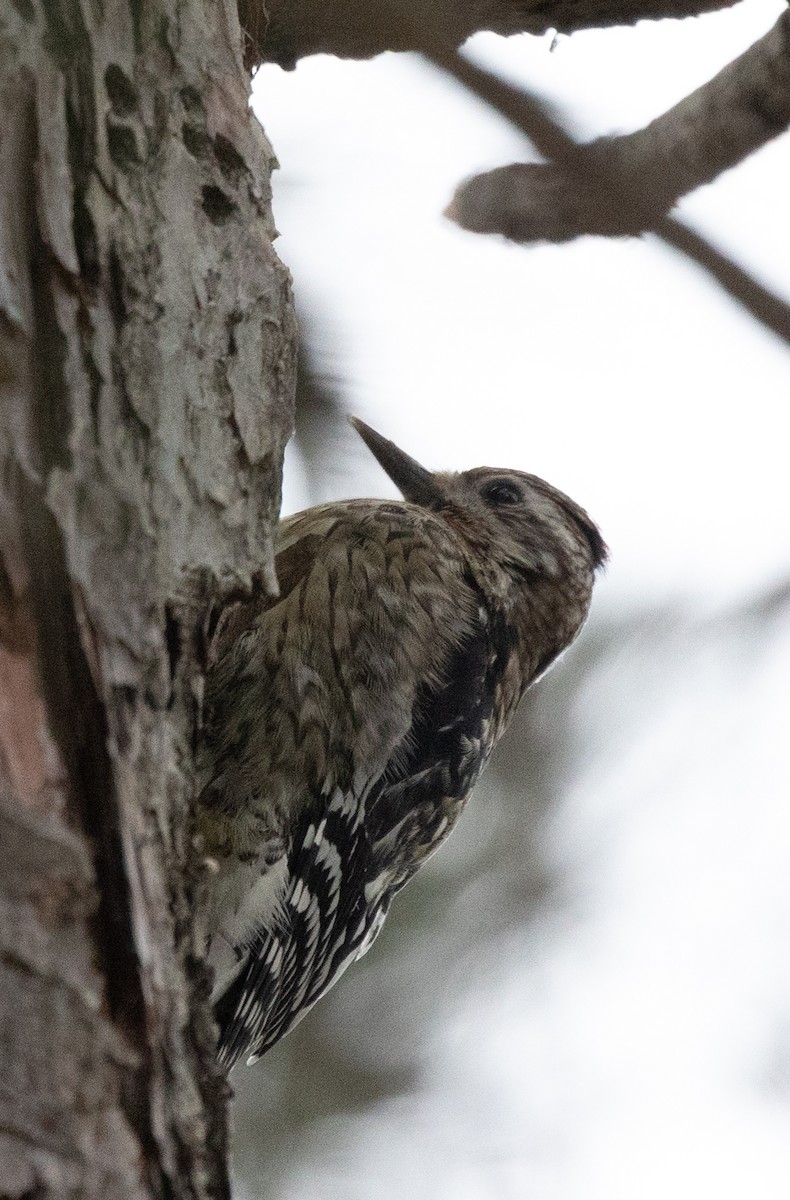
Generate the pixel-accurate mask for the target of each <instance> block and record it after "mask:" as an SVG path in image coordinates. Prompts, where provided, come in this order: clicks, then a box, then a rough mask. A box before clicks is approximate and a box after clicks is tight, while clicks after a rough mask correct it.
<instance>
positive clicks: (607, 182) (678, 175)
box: [431, 12, 790, 242]
mask: <svg viewBox="0 0 790 1200" xmlns="http://www.w3.org/2000/svg"><path fill="white" fill-rule="evenodd" d="M431 57H433V56H431ZM437 57H438V58H439V59H441V61H440V65H441V66H442V67H443V68H444V69H445V70H449V71H450V72H451V73H452V74H453V75H454V76H455V77H456V78H457V79H459V80H461V81H462V82H464V83H465V84H466V85H467V87H471V88H472V90H475V91H476V92H477V94H478V95H480V94H481V92H480V91H479V89H478V86H476V85H480V84H481V83H482V80H481V74H485V72H481V71H480V69H479V68H476V67H474V66H473V64H471V63H467V62H464V60H461V64H462V65H460V66H456V65H454V64H452V63H449V62H448V61H447V59H446V58H443V57H442V56H437ZM434 61H437V58H434ZM486 91H487V95H486V97H485V98H486V99H487V100H488V102H489V103H491V104H494V106H495V107H496V108H497V110H498V111H499V112H501V113H502V115H503V116H506V117H507V119H508V120H510V121H511V122H512V123H513V124H514V125H516V127H517V128H519V129H520V130H521V131H522V132H524V133H526V134H527V135H528V137H530V139H531V140H532V141H533V142H534V144H535V146H536V147H537V148H538V150H540V152H541V153H542V154H545V155H546V157H547V158H551V159H553V160H554V161H552V162H549V163H543V164H541V163H514V164H513V165H512V166H507V167H499V168H498V169H497V170H495V171H488V172H486V173H485V174H483V175H477V176H475V177H474V178H473V179H470V180H467V181H466V182H465V183H463V184H462V185H461V186H460V187H459V189H458V191H457V192H456V194H455V197H454V199H453V202H452V204H451V206H450V210H449V211H448V215H449V216H451V217H452V218H453V219H454V220H455V221H457V223H458V224H459V225H461V226H463V228H465V229H471V230H474V231H475V232H477V233H501V234H504V236H505V237H508V238H510V239H511V240H512V241H517V242H531V241H555V242H560V241H568V240H570V239H571V238H574V237H579V236H580V235H582V234H585V233H593V234H605V235H608V236H612V235H617V234H637V233H642V232H645V231H646V230H650V229H653V228H654V227H655V225H656V223H657V221H658V220H660V218H661V217H663V216H664V215H666V213H668V212H669V211H670V209H671V208H672V207H673V206H674V204H675V203H676V202H677V201H678V200H679V199H680V197H681V196H684V195H686V194H687V193H688V192H691V191H693V190H694V189H695V188H698V187H700V186H701V185H702V184H705V183H710V182H711V181H712V180H713V179H715V178H716V177H717V176H718V175H720V174H721V172H722V171H726V170H728V169H729V168H730V167H733V166H735V165H736V164H737V163H739V162H741V161H742V160H743V159H744V158H746V157H747V155H749V154H751V153H752V152H753V151H754V150H757V149H758V148H759V147H760V146H763V145H765V143H766V142H768V141H770V140H771V139H772V138H775V137H777V136H778V135H779V134H780V133H782V132H784V130H785V129H786V128H787V126H788V125H790V12H785V13H783V14H782V16H781V17H780V18H779V20H778V21H777V22H776V24H775V25H774V26H773V28H772V29H771V30H769V32H768V33H767V34H766V35H765V37H763V38H760V40H759V41H758V42H755V44H754V45H753V46H751V47H750V48H749V49H748V50H747V51H746V52H745V53H744V54H742V55H740V57H739V58H737V59H735V61H734V62H732V63H730V64H729V65H728V66H726V67H725V68H724V70H722V71H720V72H719V74H718V75H716V76H715V77H714V78H713V79H711V80H710V81H709V82H708V83H706V84H704V85H703V86H702V87H700V88H698V89H697V90H696V91H694V92H692V93H691V95H690V96H687V97H686V98H685V99H684V100H681V102H680V103H679V104H676V105H675V106H674V107H673V108H671V109H669V110H668V112H665V113H663V114H662V115H661V116H660V117H658V118H657V119H656V120H655V121H651V122H650V124H649V125H647V126H645V128H644V129H639V130H637V131H636V132H635V133H630V134H626V135H624V136H622V137H611V138H609V137H607V138H598V139H597V140H596V141H594V142H590V143H589V144H587V145H583V146H579V145H575V144H574V143H573V142H572V141H571V140H570V139H569V138H568V137H567V135H566V134H565V133H564V131H560V130H558V128H557V126H556V125H555V124H554V123H553V122H552V121H551V119H550V118H549V117H548V116H547V114H546V113H545V110H544V109H543V108H542V107H541V105H540V103H539V102H538V101H537V100H536V99H535V97H529V96H525V97H524V100H523V103H522V104H521V105H520V104H519V93H518V91H517V89H515V88H512V87H511V86H510V85H508V84H503V83H502V82H501V81H497V86H496V88H495V89H494V87H493V85H489V84H486ZM615 182H616V184H617V186H616V188H615V187H614V186H613V184H614V183H615Z"/></svg>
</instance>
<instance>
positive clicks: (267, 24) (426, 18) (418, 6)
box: [238, 0, 734, 68]
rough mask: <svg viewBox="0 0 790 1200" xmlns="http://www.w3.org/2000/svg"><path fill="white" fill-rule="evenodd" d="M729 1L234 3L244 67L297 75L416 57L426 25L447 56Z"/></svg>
mask: <svg viewBox="0 0 790 1200" xmlns="http://www.w3.org/2000/svg"><path fill="white" fill-rule="evenodd" d="M733 2H734V0H549V3H546V0H239V3H238V7H239V19H240V21H241V24H242V28H243V29H244V30H245V33H246V35H247V45H246V49H245V61H246V63H247V66H249V67H254V66H257V65H258V64H259V63H261V62H273V63H278V64H279V65H280V66H282V67H285V68H290V67H294V66H295V65H296V63H297V61H298V60H299V59H300V58H304V57H305V56H307V55H309V54H335V55H337V56H338V57H340V58H372V57H373V55H374V54H381V53H382V52H383V51H384V50H419V49H421V47H422V46H423V45H424V39H423V37H422V33H423V31H424V27H425V25H426V24H430V26H431V29H432V31H433V34H434V36H435V37H436V39H437V41H438V42H440V43H441V44H442V45H443V46H444V47H445V48H446V49H448V50H452V49H455V48H456V47H458V46H460V45H461V43H462V42H464V41H466V39H467V38H468V37H471V36H472V34H474V33H480V32H482V31H484V30H485V31H488V32H491V33H501V34H505V35H508V34H514V33H537V34H541V33H545V32H546V30H548V29H556V30H558V31H559V32H560V33H572V32H573V31H574V30H575V29H589V28H601V27H604V26H607V25H633V24H634V23H635V22H636V21H642V20H647V19H650V18H652V19H654V20H656V19H659V18H661V17H690V16H697V15H698V14H699V13H702V12H710V11H712V10H713V9H719V8H727V7H729V6H730V4H732V3H733Z"/></svg>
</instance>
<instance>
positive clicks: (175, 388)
mask: <svg viewBox="0 0 790 1200" xmlns="http://www.w3.org/2000/svg"><path fill="white" fill-rule="evenodd" d="M240 46H241V34H240V30H239V26H238V21H237V17H236V14H235V11H234V9H233V7H232V5H231V4H230V3H227V2H219V3H218V2H215V0H212V2H211V3H209V2H208V0H190V3H189V4H187V5H184V4H179V3H176V0H157V2H155V3H154V2H152V3H150V4H146V3H143V4H140V3H138V2H137V0H111V2H110V3H109V4H107V5H105V6H100V7H99V8H97V7H95V6H90V5H88V4H87V3H83V2H82V0H47V2H46V3H43V4H39V5H34V3H33V0H14V4H13V7H11V6H10V5H7V6H6V11H5V13H4V24H3V28H2V32H0V78H1V79H2V85H1V86H0V116H1V123H0V130H1V131H2V133H1V134H0V860H1V861H0V972H2V976H3V982H2V986H0V1031H1V1032H0V1039H1V1040H2V1054H3V1080H2V1084H0V1130H1V1131H2V1132H0V1181H2V1189H1V1194H2V1195H3V1196H4V1197H5V1196H9V1197H23V1196H30V1195H35V1196H37V1197H75V1198H76V1197H80V1198H81V1200H90V1198H92V1197H102V1198H105V1197H108V1196H112V1197H113V1198H123V1200H126V1198H127V1197H135V1198H137V1197H153V1196H168V1197H187V1196H188V1197H201V1198H202V1197H210V1196H211V1197H219V1196H223V1195H227V1176H226V1164H225V1154H224V1149H225V1116H224V1100H225V1093H226V1084H225V1082H224V1079H223V1078H222V1077H221V1075H220V1074H219V1073H218V1071H217V1069H216V1067H215V1066H214V1059H213V1037H214V1034H213V1028H212V1025H211V1021H210V1017H209V1015H208V1010H207V1006H206V1004H205V998H206V987H207V984H206V980H205V978H204V975H203V968H202V965H201V953H202V947H201V944H200V937H199V932H198V931H197V930H195V928H194V921H193V916H194V912H195V908H196V905H197V903H198V901H199V893H200V888H201V879H202V874H201V872H202V869H203V868H202V863H201V857H200V853H199V846H197V845H196V843H195V841H194V838H193V835H192V827H191V806H190V802H191V793H192V749H193V743H194V738H195V736H196V729H197V725H198V722H199V709H200V695H201V678H202V663H201V656H200V641H199V636H198V625H199V610H200V608H201V606H202V604H203V603H204V602H207V600H208V590H209V589H208V588H207V589H206V595H204V596H201V595H200V594H198V595H197V596H196V597H193V599H192V602H191V603H190V604H186V603H182V583H181V580H182V579H183V578H184V577H185V576H195V574H196V573H197V575H198V577H202V578H205V579H207V580H211V579H212V578H217V579H218V578H219V577H221V576H222V574H223V573H224V572H232V573H234V575H236V576H238V577H241V578H242V580H243V579H244V578H249V577H250V576H251V575H252V574H253V573H254V572H262V573H263V575H264V576H267V575H268V576H270V575H271V569H272V568H271V538H272V530H273V527H274V524H275V522H276V519H277V513H278V509H279V494H280V472H281V463H282V452H283V447H284V443H285V440H286V437H287V435H288V433H289V432H290V428H291V422H292V394H293V387H294V376H295V366H294V335H295V321H294V317H293V310H292V305H291V295H290V285H289V280H288V275H287V272H286V271H285V270H284V268H283V267H282V265H281V264H280V263H279V261H278V259H277V257H276V255H275V254H274V251H273V249H272V246H271V243H272V240H273V237H274V236H275V231H274V227H273V224H272V219H271V212H270V192H269V176H270V172H271V169H272V166H273V156H272V154H271V150H270V148H269V146H268V143H267V142H266V139H265V137H264V135H263V133H262V131H261V130H260V128H259V127H257V125H256V124H255V122H254V120H253V118H252V117H251V115H250V112H249V109H248V106H247V99H248V90H249V89H248V80H247V77H246V75H245V72H244V70H243V67H242V63H241V54H240Z"/></svg>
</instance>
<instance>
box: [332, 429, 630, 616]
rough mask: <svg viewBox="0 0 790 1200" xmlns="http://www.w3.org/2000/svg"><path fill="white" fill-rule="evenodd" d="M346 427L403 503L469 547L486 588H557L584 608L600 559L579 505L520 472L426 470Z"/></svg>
mask: <svg viewBox="0 0 790 1200" xmlns="http://www.w3.org/2000/svg"><path fill="white" fill-rule="evenodd" d="M352 424H353V425H354V428H355V429H356V430H357V432H358V433H359V435H360V437H361V438H362V440H363V441H364V442H365V444H366V445H367V447H368V448H369V449H370V451H371V452H372V454H373V455H374V456H375V458H376V459H377V460H378V462H379V463H380V465H381V466H382V467H383V468H384V470H385V471H386V473H387V474H388V475H389V477H390V479H391V480H392V481H393V483H394V484H396V485H397V487H398V488H399V489H400V491H401V493H402V495H403V497H404V499H405V500H407V501H409V502H410V503H411V504H416V505H419V506H420V507H422V508H427V509H430V510H431V511H432V512H435V513H437V514H438V515H440V516H441V517H442V518H443V519H444V520H446V521H447V522H448V524H450V525H451V526H452V527H453V528H454V529H455V530H456V531H457V532H458V533H459V534H460V536H461V537H462V538H463V540H464V542H465V543H466V544H467V546H468V547H469V551H470V561H471V563H472V566H473V569H475V573H476V574H478V576H479V577H481V582H483V584H484V586H485V587H486V589H487V590H493V591H494V592H496V593H498V594H500V595H501V596H502V598H503V599H506V600H511V601H515V600H516V598H517V596H518V595H519V594H523V593H524V592H525V590H529V591H534V590H535V589H538V591H539V592H542V593H545V599H546V601H547V602H548V601H549V594H550V593H557V594H558V595H559V596H560V597H565V598H567V600H568V601H569V602H570V601H571V599H572V600H573V605H572V606H573V607H574V608H577V609H579V612H580V620H579V624H580V623H581V620H583V616H584V614H585V613H586V611H587V607H588V605H589V601H590V596H591V593H592V585H593V577H594V574H595V571H596V570H597V569H598V568H599V567H601V566H603V564H604V563H605V562H606V557H607V549H606V544H605V542H604V540H603V538H602V537H601V534H600V532H599V530H598V528H597V526H596V525H595V524H594V522H593V521H592V520H591V519H590V517H588V515H587V513H586V512H585V511H584V509H583V508H580V507H579V505H578V504H576V503H575V501H573V500H571V499H570V497H569V496H566V495H565V494H564V493H563V492H560V491H558V489H557V488H554V487H552V486H551V485H550V484H548V483H546V482H545V480H543V479H540V478H538V476H537V475H527V474H525V473H524V472H523V471H511V470H505V469H502V468H496V467H476V468H474V469H473V470H471V471H462V472H460V473H458V474H449V473H443V472H434V471H428V470H426V468H425V467H423V466H421V465H420V464H419V463H418V462H416V461H415V460H414V459H413V458H411V457H410V456H409V455H408V454H406V453H404V451H403V450H401V449H400V448H399V447H398V446H396V445H395V443H394V442H391V441H389V440H388V439H387V438H385V437H382V435H381V434H380V433H377V432H376V431H375V430H374V429H371V428H370V426H369V425H366V424H365V423H364V422H363V421H360V420H358V419H357V418H356V417H352Z"/></svg>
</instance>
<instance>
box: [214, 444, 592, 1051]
mask: <svg viewBox="0 0 790 1200" xmlns="http://www.w3.org/2000/svg"><path fill="white" fill-rule="evenodd" d="M355 425H356V428H357V430H358V431H359V433H360V435H361V436H362V438H363V439H364V441H365V442H366V443H367V445H368V447H369V448H370V450H371V451H372V452H373V454H374V455H375V456H376V458H377V459H378V461H379V463H380V464H381V466H382V467H383V468H384V470H385V471H386V472H387V474H388V475H389V477H390V478H391V479H392V480H393V481H394V482H395V483H396V484H397V486H398V488H399V489H400V491H401V492H402V494H403V496H404V502H393V501H384V500H348V501H345V502H342V503H336V504H323V505H320V506H319V507H317V508H311V509H308V510H307V511H306V512H302V513H297V515H296V516H293V517H289V518H288V519H287V520H285V521H283V522H282V523H281V526H280V534H279V542H278V549H277V574H278V578H279V582H280V595H279V596H278V597H276V598H273V597H254V598H252V599H250V600H246V601H239V602H236V603H232V604H228V605H227V606H226V608H225V609H224V610H223V611H222V614H221V616H220V619H219V622H218V624H217V627H216V631H215V633H214V637H213V643H212V651H211V653H212V660H213V665H212V667H211V669H210V671H209V677H208V684H207V695H206V740H205V748H204V753H203V762H202V767H201V769H202V772H203V778H204V783H203V787H202V793H201V797H200V810H199V811H200V827H201V829H202V832H203V835H204V838H205V844H206V850H207V853H208V854H210V855H211V856H212V857H213V858H214V859H215V860H216V863H217V864H218V869H217V873H216V875H215V877H214V878H213V880H212V883H211V893H210V900H209V912H208V921H209V934H210V938H211V945H210V956H209V957H210V959H211V960H212V961H213V964H214V967H215V972H216V975H215V978H216V987H215V1012H216V1016H217V1020H218V1022H219V1026H220V1031H221V1036H220V1045H219V1055H220V1058H221V1060H222V1061H223V1062H224V1063H225V1064H226V1065H227V1066H228V1067H232V1066H233V1065H234V1064H235V1063H236V1062H237V1060H238V1059H239V1058H240V1057H241V1056H243V1055H247V1056H248V1057H249V1059H250V1060H254V1059H255V1058H258V1057H259V1056H260V1055H261V1054H263V1053H265V1051H266V1050H268V1049H269V1048H270V1047H271V1046H273V1045H274V1043H275V1042H277V1041H278V1040H279V1038H281V1037H282V1036H283V1035H284V1034H286V1033H287V1032H288V1031H289V1030H290V1029H292V1028H293V1026H294V1025H295V1024H296V1022H297V1021H298V1020H299V1019H300V1017H302V1016H304V1014H305V1013H306V1012H307V1010H308V1009H309V1008H310V1007H311V1005H313V1004H314V1003H315V1002H316V1000H318V999H319V998H320V997H321V996H322V995H323V994H324V992H326V991H327V989H328V988H330V987H331V986H332V984H333V983H335V981H336V980H337V979H338V977H339V976H340V974H341V972H342V971H343V970H345V968H346V966H348V964H349V963H350V962H352V961H353V960H354V959H356V958H359V957H360V955H362V954H364V953H365V951H366V950H367V949H368V947H369V946H370V945H371V944H372V942H373V940H374V939H375V937H376V935H377V934H378V932H379V930H380V929H381V926H382V923H383V921H384V918H385V917H386V915H387V910H388V909H389V906H390V902H391V900H392V898H393V896H394V895H395V894H396V893H397V892H398V891H399V890H400V889H401V888H402V887H403V885H404V884H405V883H406V882H407V880H408V879H409V878H410V877H411V876H412V875H413V874H414V872H415V871H416V870H417V869H418V868H419V867H420V866H421V864H422V863H423V862H425V860H426V859H427V857H428V856H429V855H430V854H431V853H433V851H434V850H435V849H436V848H437V847H438V846H439V845H440V843H441V842H442V841H444V839H445V838H446V837H447V835H448V834H449V832H450V830H451V829H452V828H453V826H454V825H455V822H456V821H457V819H458V816H459V814H460V812H461V809H462V808H463V806H464V804H465V803H466V800H467V798H468V796H469V793H470V791H471V789H472V787H473V786H474V784H475V781H476V780H477V778H478V776H479V774H480V772H481V770H482V769H483V767H484V765H485V763H486V761H487V759H488V757H489V755H490V753H491V751H492V749H493V747H494V745H495V743H496V741H497V739H498V738H499V736H500V734H501V733H502V731H503V730H504V728H505V726H506V725H507V723H508V721H509V720H510V718H511V717H512V716H513V713H514V711H515V709H516V705H517V704H518V702H519V700H520V699H521V696H522V695H523V693H524V691H525V689H526V688H527V686H528V685H529V684H530V683H531V682H532V680H534V679H535V678H536V677H537V676H538V675H539V674H540V673H541V672H542V671H543V670H544V669H545V668H546V667H547V666H548V665H549V663H551V662H552V661H553V660H554V659H555V658H556V656H557V655H558V654H559V653H560V652H561V651H562V650H564V649H565V647H566V646H567V645H568V644H569V643H570V642H571V641H572V640H573V638H574V637H575V635H576V634H577V633H578V631H579V629H580V627H581V625H582V623H583V621H584V619H585V617H586V615H587V610H588V607H589V604H590V597H591V593H592V586H593V576H594V573H595V570H596V568H597V567H599V566H600V565H601V564H602V563H603V562H604V559H605V557H606V547H605V545H604V542H603V539H602V538H601V535H600V533H599V532H598V529H597V528H596V526H595V525H594V524H593V522H592V521H591V520H590V518H589V517H588V516H587V514H586V513H585V512H584V511H583V510H582V509H581V508H579V506H578V505H577V504H574V502H573V501H572V500H570V499H569V498H568V497H567V496H565V495H563V494H562V492H558V491H557V490H556V489H555V488H553V487H550V486H549V484H547V483H544V481H543V480H542V479H538V478H536V476H534V475H525V474H522V473H521V472H519V471H507V470H495V469H491V468H488V467H479V468H477V469H476V470H473V471H464V472H462V473H461V474H434V473H432V472H430V471H427V470H425V469H424V468H423V467H421V466H420V465H419V464H418V463H416V462H415V461H414V460H413V459H412V458H410V457H409V456H408V455H406V454H404V453H403V451H401V450H399V449H398V447H397V446H395V445H394V444H393V443H392V442H390V441H388V440H387V439H386V438H383V437H381V435H380V434H378V433H376V432H375V431H374V430H372V429H370V428H369V427H368V426H366V425H364V424H363V423H362V422H361V421H355Z"/></svg>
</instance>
